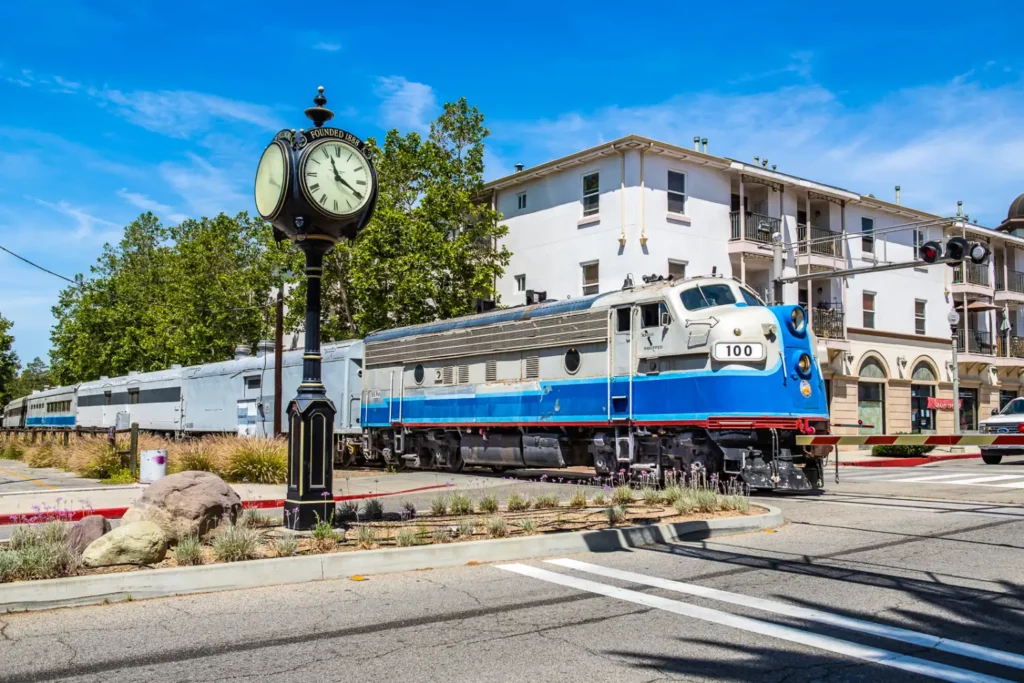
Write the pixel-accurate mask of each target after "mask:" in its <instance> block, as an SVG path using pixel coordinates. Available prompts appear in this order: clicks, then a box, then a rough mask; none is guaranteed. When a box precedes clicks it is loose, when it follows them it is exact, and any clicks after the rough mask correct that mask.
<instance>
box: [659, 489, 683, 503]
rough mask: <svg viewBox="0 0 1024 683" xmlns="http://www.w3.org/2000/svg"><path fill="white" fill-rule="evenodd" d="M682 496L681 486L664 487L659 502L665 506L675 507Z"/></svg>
mask: <svg viewBox="0 0 1024 683" xmlns="http://www.w3.org/2000/svg"><path fill="white" fill-rule="evenodd" d="M682 495H683V488H682V487H681V486H666V487H665V489H664V490H663V491H662V492H661V500H662V502H663V503H665V505H675V504H676V501H677V500H679V498H680V497H681V496H682Z"/></svg>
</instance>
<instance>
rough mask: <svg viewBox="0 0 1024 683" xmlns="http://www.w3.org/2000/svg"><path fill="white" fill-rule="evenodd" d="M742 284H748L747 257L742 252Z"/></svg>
mask: <svg viewBox="0 0 1024 683" xmlns="http://www.w3.org/2000/svg"><path fill="white" fill-rule="evenodd" d="M740 282H742V283H743V284H747V255H746V254H745V253H744V252H742V251H741V252H740Z"/></svg>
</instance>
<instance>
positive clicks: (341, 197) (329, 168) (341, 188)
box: [300, 139, 373, 216]
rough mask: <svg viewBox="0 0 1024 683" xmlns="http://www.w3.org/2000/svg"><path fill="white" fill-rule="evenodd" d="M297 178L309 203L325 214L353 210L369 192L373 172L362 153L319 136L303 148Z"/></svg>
mask: <svg viewBox="0 0 1024 683" xmlns="http://www.w3.org/2000/svg"><path fill="white" fill-rule="evenodd" d="M300 181H301V185H302V191H303V194H305V196H306V199H307V200H308V201H309V202H310V204H313V205H314V206H315V207H316V208H317V209H318V210H319V211H321V212H322V213H325V214H327V215H329V216H348V215H350V214H353V213H356V212H357V211H359V210H360V209H362V208H363V206H365V205H366V202H368V201H369V200H370V196H371V194H372V192H373V187H372V183H373V174H372V173H371V172H370V164H369V162H367V160H366V157H364V156H363V155H362V154H361V153H360V152H359V150H357V149H356V148H355V147H353V146H351V145H349V144H348V143H346V142H342V141H341V140H337V139H327V140H321V141H319V142H316V143H314V144H313V145H312V146H311V147H310V148H309V149H307V150H306V153H305V154H304V155H303V160H302V168H301V169H300Z"/></svg>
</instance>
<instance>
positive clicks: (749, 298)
mask: <svg viewBox="0 0 1024 683" xmlns="http://www.w3.org/2000/svg"><path fill="white" fill-rule="evenodd" d="M740 294H742V295H743V300H744V301H746V302H747V305H748V306H764V304H763V303H761V300H760V299H758V298H757V297H756V296H754V293H753V292H751V291H748V290H746V289H744V288H743V287H740Z"/></svg>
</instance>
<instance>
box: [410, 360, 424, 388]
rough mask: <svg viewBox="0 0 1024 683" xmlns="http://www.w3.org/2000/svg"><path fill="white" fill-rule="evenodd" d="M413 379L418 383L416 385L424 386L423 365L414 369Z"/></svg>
mask: <svg viewBox="0 0 1024 683" xmlns="http://www.w3.org/2000/svg"><path fill="white" fill-rule="evenodd" d="M412 378H413V380H414V381H415V382H416V384H423V365H422V364H420V365H417V366H416V367H415V368H413V371H412Z"/></svg>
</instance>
